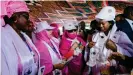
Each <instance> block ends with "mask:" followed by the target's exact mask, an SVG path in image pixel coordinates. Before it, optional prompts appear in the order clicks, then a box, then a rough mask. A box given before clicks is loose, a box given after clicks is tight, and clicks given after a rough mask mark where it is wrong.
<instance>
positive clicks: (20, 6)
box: [6, 1, 29, 17]
mask: <svg viewBox="0 0 133 75" xmlns="http://www.w3.org/2000/svg"><path fill="white" fill-rule="evenodd" d="M6 11H7V15H8V17H11V16H12V14H13V13H15V12H22V11H25V12H29V9H28V7H27V5H26V3H25V2H24V1H10V2H8V4H7V10H6Z"/></svg>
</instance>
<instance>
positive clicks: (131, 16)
mask: <svg viewBox="0 0 133 75" xmlns="http://www.w3.org/2000/svg"><path fill="white" fill-rule="evenodd" d="M129 18H130V19H131V20H133V11H132V12H131V13H130V15H129Z"/></svg>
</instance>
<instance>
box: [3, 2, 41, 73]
mask: <svg viewBox="0 0 133 75" xmlns="http://www.w3.org/2000/svg"><path fill="white" fill-rule="evenodd" d="M6 9H7V16H8V17H5V19H4V20H5V23H6V25H4V26H3V27H2V30H3V31H2V32H4V36H5V37H6V38H5V39H3V40H5V41H3V42H2V43H4V42H7V43H5V44H3V45H4V46H2V50H3V53H4V55H5V58H6V64H8V69H9V70H10V71H11V72H10V75H12V74H11V73H13V71H15V72H16V73H17V75H36V74H37V70H38V58H39V56H38V54H37V52H36V51H37V50H36V48H35V46H34V45H33V43H32V42H29V43H28V42H27V41H26V38H28V37H25V36H27V35H25V34H23V32H26V31H28V27H29V13H28V11H29V9H28V8H27V5H26V3H25V2H23V1H9V2H8V3H7V7H6ZM8 38H10V39H8ZM6 40H8V41H6ZM29 40H30V39H29ZM30 41H31V40H30ZM6 44H7V46H5V45H6ZM9 50H10V51H11V52H12V53H11V52H10V51H9ZM9 52H10V53H9ZM11 54H12V55H13V56H14V58H13V59H14V60H15V59H16V58H17V61H16V60H15V61H16V62H15V61H13V62H11V61H12V60H11V59H12V58H11V57H9V56H8V55H11ZM12 65H14V66H12ZM3 69H4V68H3ZM14 75H16V74H14Z"/></svg>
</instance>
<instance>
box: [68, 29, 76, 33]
mask: <svg viewBox="0 0 133 75" xmlns="http://www.w3.org/2000/svg"><path fill="white" fill-rule="evenodd" d="M67 31H68V33H70V34H76V32H77V29H73V30H67Z"/></svg>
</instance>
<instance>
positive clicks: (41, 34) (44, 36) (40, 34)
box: [35, 30, 52, 44]
mask: <svg viewBox="0 0 133 75" xmlns="http://www.w3.org/2000/svg"><path fill="white" fill-rule="evenodd" d="M35 36H36V40H43V41H45V42H46V43H48V44H51V43H50V42H51V41H50V39H51V38H52V36H51V35H48V33H47V31H46V30H43V31H41V32H38V33H35Z"/></svg>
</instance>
